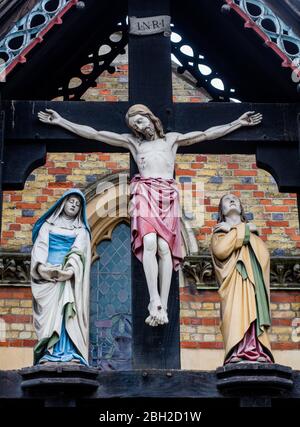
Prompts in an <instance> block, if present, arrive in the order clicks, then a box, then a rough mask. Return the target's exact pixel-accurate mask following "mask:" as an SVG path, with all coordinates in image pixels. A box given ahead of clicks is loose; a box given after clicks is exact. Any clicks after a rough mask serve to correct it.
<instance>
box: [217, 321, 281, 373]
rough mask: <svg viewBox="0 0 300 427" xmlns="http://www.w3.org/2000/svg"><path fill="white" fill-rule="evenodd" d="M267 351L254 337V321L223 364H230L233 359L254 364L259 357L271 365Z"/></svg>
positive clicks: (271, 361)
mask: <svg viewBox="0 0 300 427" xmlns="http://www.w3.org/2000/svg"><path fill="white" fill-rule="evenodd" d="M267 351H268V350H267V349H265V348H264V347H263V346H262V344H261V343H260V342H259V340H258V338H257V336H256V321H254V322H252V323H251V325H250V327H249V329H248V330H247V332H246V334H245V335H244V338H243V339H242V341H240V342H239V343H238V344H237V345H236V346H235V347H234V349H233V352H232V353H230V356H229V358H227V359H226V361H225V363H224V364H225V365H227V363H230V362H231V359H232V358H233V357H239V358H241V359H243V360H249V361H250V362H255V361H256V360H257V359H258V358H259V357H265V358H266V359H267V361H268V363H273V360H272V359H271V357H270V355H269V353H267Z"/></svg>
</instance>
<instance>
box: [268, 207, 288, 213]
mask: <svg viewBox="0 0 300 427" xmlns="http://www.w3.org/2000/svg"><path fill="white" fill-rule="evenodd" d="M265 211H266V212H288V211H289V207H288V206H266V207H265Z"/></svg>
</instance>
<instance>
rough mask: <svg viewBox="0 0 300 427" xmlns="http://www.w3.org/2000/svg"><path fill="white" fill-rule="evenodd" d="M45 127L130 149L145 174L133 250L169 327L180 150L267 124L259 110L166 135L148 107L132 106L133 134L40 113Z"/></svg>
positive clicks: (139, 184) (134, 194)
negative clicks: (220, 123) (223, 121)
mask: <svg viewBox="0 0 300 427" xmlns="http://www.w3.org/2000/svg"><path fill="white" fill-rule="evenodd" d="M38 117H39V119H40V121H42V122H43V123H47V124H51V125H57V126H61V127H63V128H64V129H67V130H68V131H71V132H73V133H75V134H77V135H79V136H81V137H83V138H88V139H92V140H96V141H101V142H104V143H106V144H109V145H114V146H118V147H123V148H126V149H127V150H128V151H129V152H130V153H131V154H132V156H133V158H134V160H135V162H136V164H137V167H138V171H139V174H137V175H135V176H134V177H133V179H132V181H131V216H132V221H131V241H132V250H133V252H134V254H135V255H136V256H137V258H138V259H139V260H140V261H141V262H142V263H143V268H144V272H145V276H146V281H147V286H148V290H149V296H150V302H149V305H148V310H149V316H148V317H147V318H146V320H145V322H146V323H147V324H148V325H150V326H158V325H164V324H166V323H168V313H167V309H168V297H169V291H170V285H171V279H172V271H173V268H174V270H178V268H179V265H180V262H181V260H182V255H181V235H180V218H179V213H178V212H179V193H178V189H177V185H176V181H175V180H174V167H175V161H176V153H177V150H178V148H179V147H181V146H187V145H192V144H196V143H198V142H203V141H206V140H213V139H216V138H221V137H223V136H224V135H227V134H228V133H230V132H233V131H234V130H237V129H239V128H241V127H243V126H255V125H258V124H259V123H260V122H261V121H262V115H261V114H259V113H258V114H255V113H254V112H253V111H250V112H247V113H244V114H243V115H242V116H241V117H240V118H238V119H237V120H235V121H233V122H232V123H228V124H225V125H221V126H215V127H212V128H210V129H208V130H206V131H197V132H189V133H186V134H181V133H178V132H168V133H164V130H163V127H162V123H161V121H160V119H159V118H157V117H156V116H155V115H154V114H153V113H152V112H151V111H150V110H149V108H147V107H146V106H145V105H141V104H137V105H133V106H131V107H130V108H129V110H128V112H127V114H126V123H127V125H128V127H129V128H130V130H131V131H132V133H125V134H118V133H114V132H107V131H103V130H101V131H98V130H95V129H93V128H91V127H89V126H85V125H80V124H77V123H73V122H70V121H69V120H66V119H64V118H63V117H61V116H60V115H59V114H58V113H57V112H55V111H54V110H50V109H46V112H43V111H40V112H39V113H38Z"/></svg>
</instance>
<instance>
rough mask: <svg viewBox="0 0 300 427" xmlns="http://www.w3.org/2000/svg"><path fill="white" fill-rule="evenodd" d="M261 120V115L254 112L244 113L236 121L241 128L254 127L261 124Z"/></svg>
mask: <svg viewBox="0 0 300 427" xmlns="http://www.w3.org/2000/svg"><path fill="white" fill-rule="evenodd" d="M262 119H263V116H262V114H260V113H255V111H247V113H244V114H243V115H242V116H241V117H240V118H239V119H238V121H239V122H240V124H241V125H242V126H256V125H259V124H260V123H261V121H262Z"/></svg>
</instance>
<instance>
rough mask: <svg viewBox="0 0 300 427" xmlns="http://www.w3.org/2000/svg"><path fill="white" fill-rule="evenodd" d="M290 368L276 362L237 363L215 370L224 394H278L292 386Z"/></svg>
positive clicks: (218, 385)
mask: <svg viewBox="0 0 300 427" xmlns="http://www.w3.org/2000/svg"><path fill="white" fill-rule="evenodd" d="M292 373H293V371H292V369H291V368H290V367H288V366H283V365H278V364H276V363H274V364H273V363H237V364H233V363H232V364H228V365H225V366H222V367H220V368H218V369H217V370H216V377H217V388H218V390H220V392H222V393H224V394H237V393H238V394H248V395H249V394H268V395H274V394H278V393H279V394H280V393H281V392H283V391H287V390H291V389H292V388H293V379H292Z"/></svg>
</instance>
